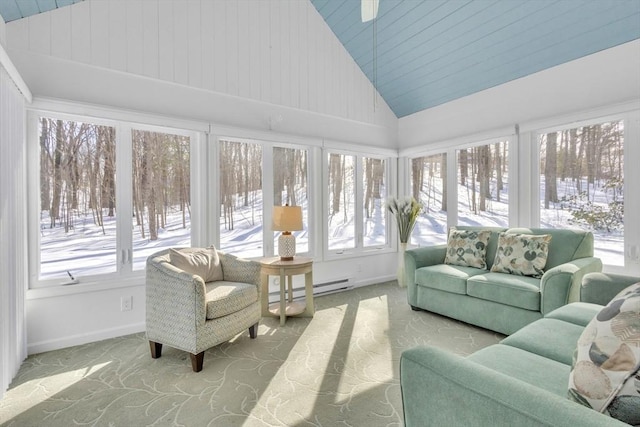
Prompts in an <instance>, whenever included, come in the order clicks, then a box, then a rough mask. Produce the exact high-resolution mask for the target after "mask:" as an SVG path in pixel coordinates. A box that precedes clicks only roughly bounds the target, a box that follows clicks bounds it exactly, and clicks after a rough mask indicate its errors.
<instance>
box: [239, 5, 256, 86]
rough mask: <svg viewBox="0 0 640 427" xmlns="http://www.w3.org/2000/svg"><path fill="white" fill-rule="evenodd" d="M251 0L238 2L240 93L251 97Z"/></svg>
mask: <svg viewBox="0 0 640 427" xmlns="http://www.w3.org/2000/svg"><path fill="white" fill-rule="evenodd" d="M249 3H250V2H248V1H247V0H241V1H238V2H236V4H237V7H238V9H237V18H236V21H237V22H238V95H239V96H241V97H243V98H251V44H250V38H249V23H250V15H249V9H250V8H251V7H252V6H251V7H250V4H249Z"/></svg>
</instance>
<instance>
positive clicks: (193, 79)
mask: <svg viewBox="0 0 640 427" xmlns="http://www.w3.org/2000/svg"><path fill="white" fill-rule="evenodd" d="M200 14H201V1H200V0H189V1H188V2H187V45H188V50H187V54H188V61H189V63H188V65H189V67H188V70H189V86H194V87H202V55H201V53H202V28H201V25H200Z"/></svg>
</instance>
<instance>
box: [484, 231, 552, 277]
mask: <svg viewBox="0 0 640 427" xmlns="http://www.w3.org/2000/svg"><path fill="white" fill-rule="evenodd" d="M549 242H551V235H550V234H542V235H533V234H515V233H500V235H499V236H498V249H497V251H496V258H495V260H494V261H493V266H492V267H491V271H492V272H496V273H508V274H517V275H521V276H533V277H538V278H539V277H542V275H543V274H544V267H545V265H546V263H547V256H548V254H549Z"/></svg>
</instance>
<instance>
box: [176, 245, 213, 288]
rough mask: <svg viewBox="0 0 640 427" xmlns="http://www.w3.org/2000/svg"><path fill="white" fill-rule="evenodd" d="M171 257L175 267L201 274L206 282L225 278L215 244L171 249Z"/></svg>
mask: <svg viewBox="0 0 640 427" xmlns="http://www.w3.org/2000/svg"><path fill="white" fill-rule="evenodd" d="M169 259H170V262H171V264H173V265H174V266H175V267H177V268H179V269H180V270H182V271H186V272H187V273H191V274H195V275H198V276H200V277H201V278H202V280H203V281H204V282H213V281H216V280H223V279H222V278H223V276H222V265H221V264H220V257H219V256H218V252H216V248H215V247H213V246H211V247H209V248H182V249H169Z"/></svg>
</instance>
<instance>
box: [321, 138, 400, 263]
mask: <svg viewBox="0 0 640 427" xmlns="http://www.w3.org/2000/svg"><path fill="white" fill-rule="evenodd" d="M325 161H326V162H325V168H324V169H325V173H326V181H325V182H326V184H327V192H326V203H325V206H324V209H325V215H326V222H327V228H326V230H327V243H326V247H325V249H326V250H328V251H329V252H332V253H338V254H342V253H345V252H349V253H354V252H357V251H362V250H371V249H380V248H382V247H386V246H388V244H389V232H388V230H387V218H388V213H387V209H386V206H385V201H386V198H387V194H388V192H387V186H388V177H389V171H388V161H387V160H386V159H385V158H381V157H369V156H359V155H355V154H347V153H340V152H333V151H331V150H329V151H327V152H326V155H325Z"/></svg>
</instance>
